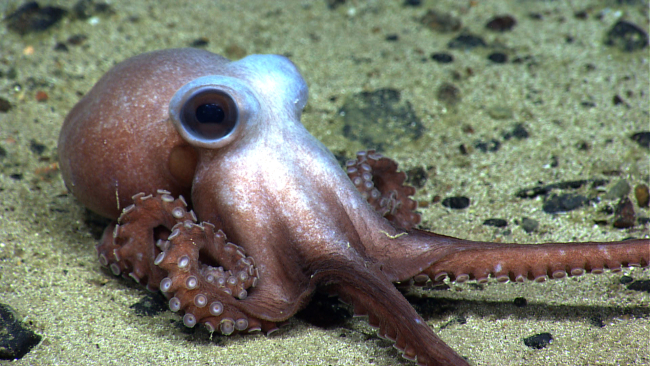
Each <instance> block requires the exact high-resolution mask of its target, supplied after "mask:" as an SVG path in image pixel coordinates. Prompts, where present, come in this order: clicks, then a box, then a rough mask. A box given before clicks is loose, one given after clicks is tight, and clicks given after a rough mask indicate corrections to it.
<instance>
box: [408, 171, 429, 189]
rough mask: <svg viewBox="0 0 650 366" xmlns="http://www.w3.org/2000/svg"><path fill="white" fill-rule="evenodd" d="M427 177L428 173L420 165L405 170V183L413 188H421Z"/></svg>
mask: <svg viewBox="0 0 650 366" xmlns="http://www.w3.org/2000/svg"><path fill="white" fill-rule="evenodd" d="M427 179H429V174H428V173H427V171H426V170H425V169H424V168H422V167H416V168H413V169H410V170H408V171H407V172H406V183H408V184H411V185H412V186H413V187H415V188H422V187H424V184H425V183H426V182H427Z"/></svg>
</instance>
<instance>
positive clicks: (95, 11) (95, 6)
mask: <svg viewBox="0 0 650 366" xmlns="http://www.w3.org/2000/svg"><path fill="white" fill-rule="evenodd" d="M114 13H115V11H113V8H111V6H110V5H109V4H108V3H105V2H103V1H95V0H79V1H77V3H76V4H74V6H73V7H72V14H73V16H74V17H75V18H77V19H81V20H86V19H89V18H90V17H93V16H95V15H100V14H114Z"/></svg>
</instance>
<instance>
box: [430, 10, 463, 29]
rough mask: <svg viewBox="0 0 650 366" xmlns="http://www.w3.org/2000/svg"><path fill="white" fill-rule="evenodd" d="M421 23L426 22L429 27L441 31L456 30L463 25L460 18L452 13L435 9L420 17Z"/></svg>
mask: <svg viewBox="0 0 650 366" xmlns="http://www.w3.org/2000/svg"><path fill="white" fill-rule="evenodd" d="M420 23H422V24H424V25H425V26H426V27H428V28H429V29H431V30H433V31H436V32H440V33H449V32H455V31H457V30H459V29H460V27H461V25H462V24H461V22H460V19H458V18H456V17H454V16H452V15H451V14H448V13H439V12H437V11H435V10H433V9H431V10H429V11H427V13H426V14H424V16H423V17H422V18H420Z"/></svg>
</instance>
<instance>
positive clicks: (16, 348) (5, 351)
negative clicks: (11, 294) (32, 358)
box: [0, 304, 41, 360]
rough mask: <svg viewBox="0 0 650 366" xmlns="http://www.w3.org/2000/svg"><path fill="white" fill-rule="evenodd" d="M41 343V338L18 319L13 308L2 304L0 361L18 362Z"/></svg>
mask: <svg viewBox="0 0 650 366" xmlns="http://www.w3.org/2000/svg"><path fill="white" fill-rule="evenodd" d="M40 341H41V336H40V335H38V334H36V333H34V332H33V331H32V330H31V329H29V328H27V327H25V325H24V324H23V323H22V322H21V321H19V320H18V319H16V315H15V313H14V311H13V309H12V308H10V307H9V306H7V305H4V304H0V360H18V359H21V358H22V357H23V356H25V355H26V354H27V353H28V352H29V351H30V350H31V349H32V348H33V347H34V346H36V345H37V344H38V343H39V342H40Z"/></svg>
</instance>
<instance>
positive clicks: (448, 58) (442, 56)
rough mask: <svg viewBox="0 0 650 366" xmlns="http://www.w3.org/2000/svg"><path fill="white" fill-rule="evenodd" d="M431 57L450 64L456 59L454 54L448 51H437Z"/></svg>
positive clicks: (441, 62) (438, 61) (436, 60)
mask: <svg viewBox="0 0 650 366" xmlns="http://www.w3.org/2000/svg"><path fill="white" fill-rule="evenodd" d="M431 59H432V60H433V61H435V62H437V63H440V64H448V63H451V62H453V61H454V56H452V55H450V54H448V53H447V52H436V53H432V54H431Z"/></svg>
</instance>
